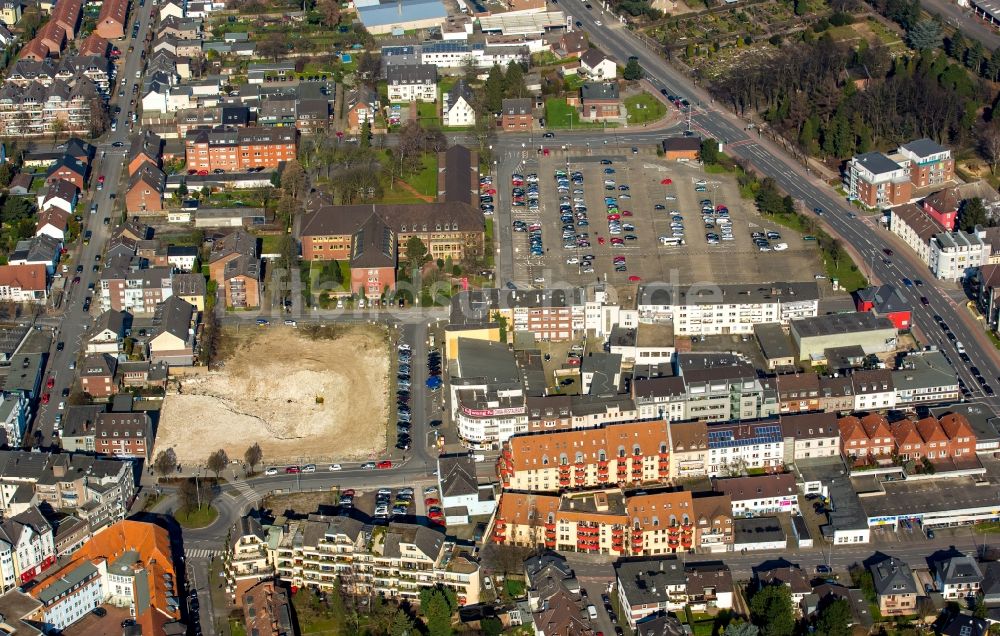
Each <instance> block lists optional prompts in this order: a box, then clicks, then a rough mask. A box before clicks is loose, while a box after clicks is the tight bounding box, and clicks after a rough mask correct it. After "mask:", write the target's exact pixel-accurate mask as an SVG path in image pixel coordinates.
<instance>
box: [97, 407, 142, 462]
mask: <svg viewBox="0 0 1000 636" xmlns="http://www.w3.org/2000/svg"><path fill="white" fill-rule="evenodd" d="M94 451H95V452H96V453H98V454H100V455H109V456H112V457H119V458H127V459H131V458H137V459H147V460H148V459H149V456H150V453H152V452H153V423H152V420H150V418H149V414H148V413H101V414H100V415H98V416H97V421H96V422H95V425H94Z"/></svg>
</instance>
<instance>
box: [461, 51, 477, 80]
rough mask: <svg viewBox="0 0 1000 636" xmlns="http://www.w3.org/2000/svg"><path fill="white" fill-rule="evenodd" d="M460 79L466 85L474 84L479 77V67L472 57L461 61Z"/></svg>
mask: <svg viewBox="0 0 1000 636" xmlns="http://www.w3.org/2000/svg"><path fill="white" fill-rule="evenodd" d="M462 77H464V78H465V81H466V82H467V83H468V82H474V81H476V78H478V77H479V66H478V65H477V64H476V58H475V57H473V56H472V55H469V56H468V57H466V58H465V59H463V60H462Z"/></svg>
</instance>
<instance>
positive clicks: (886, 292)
mask: <svg viewBox="0 0 1000 636" xmlns="http://www.w3.org/2000/svg"><path fill="white" fill-rule="evenodd" d="M858 298H860V299H861V300H862V301H864V302H870V303H872V304H873V305H874V308H875V311H876V312H877V313H880V314H891V313H896V312H899V311H910V309H911V307H910V303H908V302H906V299H905V298H903V295H902V294H901V293H900V292H899V290H898V289H897V288H896V287H895V286H894V285H881V286H879V287H866V288H864V289H861V290H859V291H858Z"/></svg>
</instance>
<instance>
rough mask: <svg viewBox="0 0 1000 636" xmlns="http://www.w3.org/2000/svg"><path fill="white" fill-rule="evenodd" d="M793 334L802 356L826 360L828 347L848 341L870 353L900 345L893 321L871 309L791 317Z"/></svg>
mask: <svg viewBox="0 0 1000 636" xmlns="http://www.w3.org/2000/svg"><path fill="white" fill-rule="evenodd" d="M791 334H792V341H793V342H794V343H795V346H796V348H797V349H798V351H799V359H800V360H819V361H823V360H825V359H826V356H825V351H826V350H827V349H830V348H833V347H841V346H845V345H858V346H860V347H861V348H862V349H864V352H865V353H866V354H871V353H883V352H886V351H892V350H894V349H895V348H896V326H895V325H893V324H892V321H891V320H889V319H888V318H885V317H882V316H875V315H873V314H871V313H867V312H865V313H860V312H851V313H843V314H825V315H822V316H814V317H811V318H797V319H794V320H792V321H791Z"/></svg>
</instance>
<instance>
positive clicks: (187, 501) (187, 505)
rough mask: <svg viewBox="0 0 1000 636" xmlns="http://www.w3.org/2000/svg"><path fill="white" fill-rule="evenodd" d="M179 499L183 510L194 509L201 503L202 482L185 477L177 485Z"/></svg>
mask: <svg viewBox="0 0 1000 636" xmlns="http://www.w3.org/2000/svg"><path fill="white" fill-rule="evenodd" d="M177 499H178V500H180V505H181V506H180V507H181V509H182V510H194V509H197V508H198V504H199V503H201V492H200V484H198V483H197V482H196V481H195V480H194V479H185V480H183V481H181V483H180V485H179V486H178V487H177Z"/></svg>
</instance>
